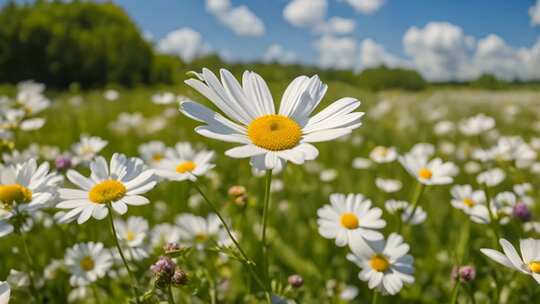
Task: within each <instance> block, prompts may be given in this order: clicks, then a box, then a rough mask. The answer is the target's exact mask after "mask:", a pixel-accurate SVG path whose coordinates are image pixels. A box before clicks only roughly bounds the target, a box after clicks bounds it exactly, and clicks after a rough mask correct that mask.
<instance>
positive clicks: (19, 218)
mask: <svg viewBox="0 0 540 304" xmlns="http://www.w3.org/2000/svg"><path fill="white" fill-rule="evenodd" d="M15 210H16V211H15V220H16V223H15V232H16V233H17V234H18V235H19V236H20V237H21V243H22V247H23V251H24V255H25V257H26V263H27V264H28V278H29V280H30V293H31V294H32V298H34V301H35V302H36V303H40V296H39V293H38V291H37V289H36V283H35V279H34V274H33V272H34V263H33V262H32V261H33V260H32V256H31V255H30V250H29V249H28V242H27V241H26V235H25V234H24V232H23V231H22V226H23V218H22V215H21V214H20V213H19V211H18V210H17V208H16V207H15Z"/></svg>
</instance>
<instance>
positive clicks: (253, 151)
mask: <svg viewBox="0 0 540 304" xmlns="http://www.w3.org/2000/svg"><path fill="white" fill-rule="evenodd" d="M264 153H266V150H264V149H263V148H260V147H257V146H255V145H244V146H239V147H234V148H232V149H229V150H227V151H225V155H227V156H229V157H233V158H245V157H252V156H255V155H260V154H264Z"/></svg>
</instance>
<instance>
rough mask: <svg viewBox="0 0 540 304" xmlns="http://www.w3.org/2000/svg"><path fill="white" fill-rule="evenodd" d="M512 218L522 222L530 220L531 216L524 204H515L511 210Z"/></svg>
mask: <svg viewBox="0 0 540 304" xmlns="http://www.w3.org/2000/svg"><path fill="white" fill-rule="evenodd" d="M513 213H514V216H515V217H516V218H518V219H520V220H522V221H524V222H528V221H530V220H531V217H532V214H531V211H530V210H529V207H527V205H526V204H525V203H521V202H520V203H517V204H516V205H515V206H514V209H513Z"/></svg>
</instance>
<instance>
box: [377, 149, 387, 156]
mask: <svg viewBox="0 0 540 304" xmlns="http://www.w3.org/2000/svg"><path fill="white" fill-rule="evenodd" d="M375 149H376V151H375V153H376V154H378V155H379V156H381V157H385V156H386V155H388V149H387V148H386V147H377V148H375Z"/></svg>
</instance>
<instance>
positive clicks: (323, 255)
mask: <svg viewBox="0 0 540 304" xmlns="http://www.w3.org/2000/svg"><path fill="white" fill-rule="evenodd" d="M288 81H289V80H287V81H284V82H283V83H270V84H269V86H270V88H271V91H272V92H273V97H274V101H275V102H276V103H278V102H279V100H280V98H281V94H282V93H281V92H283V91H284V89H285V88H286V86H287V83H288ZM328 86H329V90H328V93H327V95H326V97H325V98H324V100H323V103H322V104H321V105H320V106H319V109H322V108H324V107H325V106H326V105H328V104H329V103H331V102H333V101H335V100H337V99H338V98H341V97H346V96H351V97H355V98H358V99H359V100H361V101H362V105H361V107H360V110H361V111H363V112H366V116H365V117H364V118H363V125H362V126H361V127H360V128H358V129H357V130H355V131H354V132H353V134H352V135H351V136H348V137H347V138H344V139H339V140H335V141H332V142H327V143H321V144H317V145H316V146H317V147H318V148H319V151H320V154H319V156H318V158H317V159H316V160H315V161H311V162H309V163H306V164H305V165H302V166H298V165H294V164H288V165H287V167H286V170H284V172H282V173H280V174H279V175H276V176H274V179H273V186H274V190H273V191H272V195H271V203H270V208H269V225H268V227H269V228H268V229H269V230H268V239H269V252H270V277H271V278H272V286H273V291H274V293H275V294H277V295H280V296H282V297H283V298H288V299H291V300H295V301H296V303H348V302H350V303H367V302H369V301H371V298H372V291H371V290H370V289H369V288H368V286H367V284H366V282H363V281H361V280H359V279H358V272H359V271H360V269H359V268H358V267H357V266H356V265H354V264H353V263H351V262H349V261H348V260H347V259H346V255H347V253H348V252H349V249H348V248H347V247H337V246H336V245H335V244H334V241H333V240H328V239H325V238H323V237H322V236H321V235H320V234H319V233H318V225H317V209H319V208H320V207H322V206H323V205H325V204H328V202H329V194H330V193H335V192H339V193H362V194H364V195H365V196H366V197H368V198H369V199H371V200H372V201H373V204H374V205H375V206H377V207H379V208H381V209H383V218H384V219H385V220H386V222H387V225H386V227H385V228H384V229H383V230H382V232H383V233H384V235H385V236H387V235H388V234H390V233H391V232H393V231H397V225H398V222H397V220H396V217H395V216H393V215H391V214H389V213H388V212H387V211H386V210H385V208H384V202H385V201H386V200H388V199H399V200H408V201H411V200H412V196H413V192H414V189H415V187H416V186H415V184H416V181H415V180H414V178H413V177H411V176H410V175H409V174H408V173H407V172H406V171H405V169H404V168H403V167H402V166H401V165H400V164H399V162H397V161H394V162H391V163H386V164H377V163H373V162H372V163H371V166H370V167H369V168H365V169H357V168H355V167H354V166H353V162H354V160H355V158H358V157H361V158H367V159H369V154H370V152H371V151H372V150H373V148H375V147H376V146H387V147H395V148H396V149H397V151H398V152H399V153H400V154H403V153H406V152H407V151H409V150H410V149H411V148H412V147H413V145H415V144H417V143H421V142H425V143H431V144H433V145H435V147H436V156H439V157H441V158H442V159H444V160H445V161H452V162H454V163H455V164H456V165H457V166H458V167H459V168H460V172H459V175H458V176H456V177H455V179H454V183H453V184H471V185H473V188H480V186H478V184H477V183H476V175H477V174H476V173H467V172H466V171H465V170H464V168H465V164H466V163H468V162H470V161H472V160H473V159H472V152H473V151H474V149H475V148H478V147H479V145H480V144H481V145H482V146H483V147H484V148H488V147H491V146H492V145H494V144H495V143H496V142H497V139H498V138H499V137H500V136H501V135H517V136H521V137H523V139H524V140H525V141H526V142H530V141H531V139H533V138H534V137H539V136H540V135H539V133H540V126H539V122H540V92H536V91H525V90H516V91H497V92H488V91H473V90H461V89H444V88H441V89H431V90H427V91H423V92H419V93H407V92H401V91H391V92H381V93H372V92H366V91H361V90H358V89H357V88H355V87H353V86H350V85H347V84H343V83H339V82H329V83H328ZM2 91H3V92H4V94H6V95H8V96H14V93H15V88H14V87H3V88H2ZM160 91H171V92H173V93H175V94H177V95H184V96H186V97H187V98H189V99H193V100H195V101H198V102H201V103H204V104H206V105H209V102H208V100H206V99H205V98H204V97H203V96H201V95H199V94H198V93H196V92H195V91H193V90H191V89H188V87H187V86H186V85H180V86H175V87H159V88H148V87H137V88H134V89H119V93H120V97H119V98H118V100H116V101H113V102H112V101H107V100H105V99H104V98H103V91H102V90H94V91H85V92H81V93H75V92H46V94H47V96H48V97H50V98H51V100H52V105H51V106H50V108H49V109H47V110H46V111H45V112H43V114H42V115H39V116H42V117H45V118H46V119H47V122H46V124H45V126H44V127H43V128H42V129H40V130H36V131H28V132H20V133H18V134H17V137H16V139H15V143H16V149H17V150H24V149H26V148H27V147H29V146H30V145H32V144H37V145H39V146H41V147H44V146H54V147H58V148H59V149H60V150H61V151H65V150H69V149H70V147H71V145H72V144H73V143H75V142H77V141H78V140H79V138H80V136H81V134H88V135H92V136H99V137H102V138H103V139H105V140H107V141H108V145H107V146H106V148H105V149H104V150H103V151H102V153H101V154H102V155H104V156H105V157H106V158H107V159H108V158H109V157H110V156H111V155H112V153H114V152H120V153H125V154H127V155H130V156H137V155H138V152H137V148H138V146H139V145H140V144H143V143H145V142H148V141H151V140H158V141H162V142H164V143H165V144H166V145H167V146H173V145H174V144H175V143H176V142H179V141H187V142H190V143H192V144H194V145H196V146H204V147H206V148H208V149H211V150H214V151H216V159H215V164H216V167H215V169H213V170H212V174H209V175H207V177H205V178H202V179H200V180H199V184H200V185H201V187H202V188H203V189H204V191H205V193H206V194H207V195H208V196H209V198H210V199H211V200H212V201H214V202H215V203H216V204H217V205H218V207H219V210H220V211H221V213H222V214H223V215H224V216H225V217H226V218H227V219H228V220H229V222H230V224H231V226H232V227H233V229H234V230H235V231H237V234H238V236H239V241H240V243H241V244H242V246H243V247H244V248H245V249H246V251H247V253H248V255H249V256H251V257H253V258H254V260H255V262H256V263H257V267H260V261H261V260H262V257H261V255H260V242H259V241H258V239H259V233H260V232H259V231H260V229H261V225H262V220H261V215H262V207H263V206H262V200H263V195H264V182H265V180H264V177H260V178H256V177H254V176H253V174H252V172H251V168H250V165H249V162H248V161H247V160H245V159H232V158H228V157H227V156H225V155H224V151H225V150H227V149H229V148H231V147H233V145H231V144H227V143H222V142H219V141H216V140H211V139H208V138H205V137H202V136H199V135H198V134H196V133H195V132H194V131H193V129H194V127H195V126H197V125H198V123H196V122H194V121H193V120H191V119H189V118H187V117H185V116H184V115H182V114H181V113H180V112H178V111H177V108H178V105H177V104H173V105H156V104H153V103H152V102H151V96H152V95H153V94H154V93H156V92H160ZM0 95H2V94H0ZM75 99H77V100H78V103H79V104H78V105H74V100H75ZM382 101H384V102H382ZM122 112H127V113H135V112H138V113H140V114H141V115H142V116H144V118H145V119H156V118H157V119H158V120H165V122H166V125H165V127H164V128H163V129H161V130H157V131H155V132H151V131H152V130H151V128H152V127H151V126H149V125H148V124H145V123H142V124H141V123H138V124H137V125H136V126H134V128H130V129H128V130H126V131H125V132H121V133H119V132H117V131H115V130H113V129H112V128H111V127H110V125H111V123H112V122H113V121H115V120H116V119H117V117H118V115H119V114H120V113H122ZM478 113H485V114H486V115H489V116H491V117H493V118H495V120H496V127H495V128H496V129H495V130H492V131H490V132H488V133H486V134H484V135H483V136H482V137H480V140H478V139H479V138H476V137H466V136H464V135H462V134H460V132H459V131H457V130H456V131H454V132H451V133H449V134H446V135H438V134H436V133H435V132H434V126H435V124H436V123H438V122H440V121H442V120H449V121H452V122H455V123H459V121H461V120H462V119H464V118H467V117H469V116H473V115H476V114H478ZM149 130H150V131H149ZM536 148H538V147H536ZM42 160H43V158H42ZM49 161H50V160H49ZM474 162H476V163H478V165H479V166H481V168H482V170H484V169H486V168H488V167H490V166H498V167H501V168H503V169H504V170H505V171H506V172H507V176H506V179H505V181H504V182H503V183H502V184H500V185H498V186H496V187H495V188H493V189H490V191H491V192H492V195H495V194H496V193H498V192H501V191H511V190H512V186H513V185H515V184H520V183H524V182H528V183H531V184H532V185H533V192H534V193H533V194H532V195H531V196H532V197H533V198H534V201H535V205H534V208H533V210H532V212H533V220H534V219H537V218H538V216H540V208H538V191H537V188H538V186H539V183H538V177H539V176H538V174H539V173H538V169H536V173H534V170H532V169H531V167H525V168H519V169H518V168H514V167H513V165H512V164H511V163H507V162H505V163H497V164H495V163H480V162H478V161H474ZM80 171H82V172H84V174H88V172H89V171H88V169H81V170H80ZM376 178H391V179H395V180H399V181H401V182H402V184H403V187H402V188H401V189H400V190H399V191H397V192H394V193H385V192H384V191H382V190H381V189H379V188H378V187H377V186H376V185H375V179H376ZM234 185H242V186H245V187H246V189H247V196H248V199H247V203H246V204H245V205H243V206H239V205H237V204H235V203H233V202H232V200H231V199H230V198H229V196H228V194H227V192H228V189H229V188H230V187H231V186H234ZM451 187H452V185H443V186H430V187H427V189H426V191H425V193H424V195H423V196H422V198H421V201H420V204H421V206H422V207H423V208H424V209H425V211H426V212H427V220H426V221H425V222H424V223H422V224H420V225H415V226H406V227H404V229H403V230H402V235H403V236H404V238H405V242H406V243H408V244H409V245H410V254H412V256H414V259H415V260H414V266H415V273H414V277H415V282H414V283H413V284H411V285H406V286H405V287H404V288H403V289H402V290H401V291H400V293H399V294H397V295H395V296H383V297H380V299H379V302H380V303H446V302H450V298H451V296H452V291H453V288H454V281H453V280H452V278H451V270H452V267H453V266H456V265H457V264H458V260H461V263H460V264H461V265H465V264H469V265H474V266H475V267H476V272H477V273H476V279H475V280H474V281H472V282H470V283H466V284H465V283H464V284H461V289H460V292H459V295H458V297H459V298H458V299H459V303H474V302H473V301H475V303H490V302H491V301H492V299H493V298H494V290H495V289H496V290H497V291H498V294H497V297H500V299H501V300H500V301H501V302H500V303H534V302H535V301H536V299H537V298H538V296H539V295H540V293H539V291H538V288H537V286H538V285H537V283H536V282H535V281H534V280H533V279H532V278H531V277H530V276H527V275H522V274H518V273H517V272H515V271H514V272H513V271H511V270H510V269H506V268H503V267H502V266H500V265H498V264H495V263H494V262H493V261H491V260H489V259H488V258H487V257H486V256H484V255H482V254H481V253H480V251H479V250H480V248H494V249H497V248H496V247H494V239H493V235H492V231H491V230H490V228H489V225H481V224H476V223H474V222H471V221H470V220H469V217H468V216H467V215H465V214H464V213H463V212H461V211H460V210H457V209H455V208H453V207H452V206H451V204H450V200H451V195H450V188H451ZM146 196H147V197H148V198H150V200H151V203H150V204H148V205H145V206H140V207H130V208H129V211H128V213H127V214H126V215H124V216H123V217H124V218H127V217H129V216H143V217H144V218H145V219H146V220H148V222H149V224H150V227H151V228H152V227H154V226H155V225H157V224H160V223H171V224H172V223H174V221H175V218H176V217H177V216H178V214H180V213H186V212H187V213H193V214H195V215H201V216H206V215H207V214H209V212H210V209H209V208H208V206H207V205H205V204H204V203H203V202H200V200H197V199H196V198H193V196H196V191H195V190H194V189H193V187H192V186H191V184H190V183H189V182H187V181H186V182H170V181H161V182H159V183H158V185H157V186H156V187H155V188H154V189H153V190H152V191H150V192H149V193H148V194H147V195H146ZM55 211H57V210H56V209H46V210H45V213H46V215H45V216H44V218H43V219H42V220H40V221H37V222H36V223H35V225H34V227H33V228H32V229H31V231H30V232H28V234H27V238H28V240H29V249H30V255H31V258H32V260H33V264H34V265H33V267H34V276H35V277H36V278H39V279H37V283H36V285H38V288H39V292H40V294H41V296H42V297H43V299H46V300H43V301H46V302H44V303H64V302H66V301H67V297H68V294H69V293H70V292H71V290H72V289H73V287H72V286H70V284H69V273H68V272H67V271H65V270H61V269H60V270H58V271H55V272H54V275H50V274H49V275H48V276H47V277H46V276H44V269H45V268H46V267H47V266H48V265H50V263H51V261H53V260H62V259H63V258H64V255H65V252H66V248H69V247H71V246H73V245H74V244H76V243H80V242H89V241H95V242H103V243H104V244H105V246H106V247H110V248H112V247H113V246H114V243H113V239H112V238H111V235H110V232H109V226H108V222H107V220H95V219H90V220H89V221H87V222H86V223H84V224H82V225H78V224H76V223H70V224H63V225H59V224H54V223H50V221H51V216H52V215H53V214H54V212H55ZM116 216H117V217H119V216H118V215H116ZM47 220H48V221H49V224H48V225H46V224H45V222H47ZM502 235H503V236H504V237H505V238H507V239H509V240H510V241H511V242H513V243H514V244H516V243H517V240H518V239H519V238H525V237H538V235H537V234H536V233H535V232H534V231H533V232H525V231H524V229H523V225H522V223H521V222H520V221H519V220H517V219H512V220H511V222H510V223H509V224H507V225H505V226H503V228H502ZM148 238H149V236H148ZM0 244H1V245H0V257H1V259H0V279H1V280H4V279H5V278H7V277H8V275H9V273H10V270H11V269H16V270H28V265H27V264H26V263H25V262H24V261H25V259H24V256H23V255H22V252H21V251H22V248H21V245H20V242H19V237H18V236H17V235H16V234H11V235H9V236H6V237H4V238H1V239H0ZM202 247H203V249H202V250H198V249H193V250H191V251H190V252H189V254H188V255H186V256H183V257H182V258H180V259H179V260H178V265H179V266H180V267H181V268H182V269H183V270H184V271H185V272H186V273H187V274H188V277H189V283H188V284H187V285H186V286H182V287H180V288H177V289H174V290H173V293H174V297H175V298H176V303H261V302H262V301H263V297H262V294H261V292H260V288H258V287H257V285H256V284H255V282H254V281H253V278H252V277H251V276H250V275H249V272H248V271H247V270H246V268H245V266H244V265H243V264H242V263H240V262H238V261H236V260H234V259H232V258H231V257H224V255H223V254H222V252H221V253H220V251H223V249H220V248H218V249H216V248H215V246H214V245H213V244H212V243H211V242H208V243H204V245H203V246H202ZM161 254H162V251H161V249H160V248H152V249H151V250H150V256H149V257H148V258H145V259H143V260H141V261H136V262H133V263H132V266H133V267H132V268H134V269H135V273H136V277H137V279H138V281H139V284H140V286H141V290H145V291H146V290H150V288H151V286H152V274H151V272H150V270H149V267H150V266H151V264H153V263H154V262H155V261H156V260H157V258H158V257H159V255H161ZM494 273H496V276H497V278H498V279H499V282H498V284H499V285H497V287H494V286H493V285H492V284H493V274H494ZM292 274H299V275H301V276H302V277H303V279H304V285H303V286H302V287H301V288H299V289H294V288H291V287H290V286H288V283H287V278H288V277H289V276H290V275H292ZM128 284H129V280H128V279H127V277H125V276H123V277H121V278H116V279H115V278H112V277H111V276H106V277H104V278H101V279H100V280H98V281H97V282H96V283H94V284H92V288H91V290H89V293H88V294H87V296H86V297H84V300H82V301H79V302H81V303H124V302H125V301H126V300H125V299H126V298H128V297H130V296H131V294H130V289H129V285H128ZM351 286H353V287H355V288H357V289H358V294H357V296H356V297H355V298H354V299H352V300H348V299H347V297H346V296H344V295H343V291H349V292H350V290H351V289H350V287H351ZM11 288H12V303H28V299H29V296H30V295H29V289H28V288H27V287H15V286H13V285H12V287H11ZM159 299H161V300H162V301H165V300H166V296H165V295H164V294H163V293H162V292H160V291H158V292H156V294H155V295H154V296H153V297H152V298H149V299H148V301H149V303H153V302H156V301H158V300H159Z"/></svg>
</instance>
